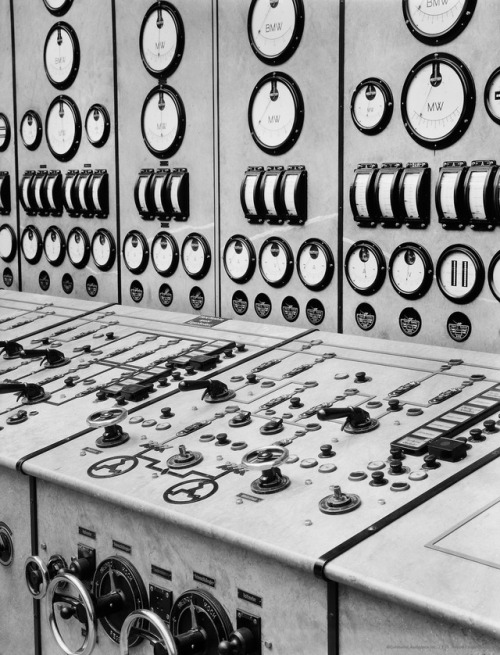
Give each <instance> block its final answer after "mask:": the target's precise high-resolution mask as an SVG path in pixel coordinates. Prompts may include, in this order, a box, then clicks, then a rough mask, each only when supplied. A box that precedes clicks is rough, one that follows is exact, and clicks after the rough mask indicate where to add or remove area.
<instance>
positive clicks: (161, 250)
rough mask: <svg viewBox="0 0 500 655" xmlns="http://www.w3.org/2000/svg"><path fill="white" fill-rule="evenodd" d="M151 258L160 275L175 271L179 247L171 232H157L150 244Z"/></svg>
mask: <svg viewBox="0 0 500 655" xmlns="http://www.w3.org/2000/svg"><path fill="white" fill-rule="evenodd" d="M151 259H152V261H153V266H154V267H155V269H156V271H157V272H158V273H159V274H160V275H163V276H164V277H168V276H169V275H172V274H173V273H175V271H176V269H177V266H178V264H179V248H178V246H177V241H176V240H175V239H174V237H173V236H172V235H171V234H169V233H168V232H158V234H157V235H156V236H155V238H154V239H153V243H152V244H151Z"/></svg>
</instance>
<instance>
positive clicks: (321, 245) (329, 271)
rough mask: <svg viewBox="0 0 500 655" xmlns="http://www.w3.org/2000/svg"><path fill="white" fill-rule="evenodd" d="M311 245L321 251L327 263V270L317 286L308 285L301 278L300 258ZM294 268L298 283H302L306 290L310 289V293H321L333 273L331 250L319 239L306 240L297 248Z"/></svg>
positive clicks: (333, 265) (333, 263)
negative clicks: (295, 268)
mask: <svg viewBox="0 0 500 655" xmlns="http://www.w3.org/2000/svg"><path fill="white" fill-rule="evenodd" d="M312 245H315V246H317V247H318V248H319V249H320V250H322V251H323V253H324V255H325V259H326V261H327V268H326V271H325V274H324V275H323V279H322V280H321V281H320V282H318V283H317V284H309V283H308V282H306V281H305V280H304V278H303V276H302V273H301V270H300V258H301V256H302V254H303V252H304V250H305V249H306V248H307V247H308V246H312ZM296 266H297V273H298V276H299V278H300V281H301V282H302V284H303V285H304V286H305V287H306V288H307V289H310V290H311V291H322V290H323V289H325V288H326V287H327V286H328V285H329V284H330V282H331V281H332V278H333V274H334V273H335V260H334V258H333V253H332V250H331V248H330V246H329V245H328V244H327V243H326V242H325V241H322V240H321V239H316V238H313V239H307V240H306V241H304V243H303V244H302V245H301V246H300V248H299V250H298V252H297V262H296Z"/></svg>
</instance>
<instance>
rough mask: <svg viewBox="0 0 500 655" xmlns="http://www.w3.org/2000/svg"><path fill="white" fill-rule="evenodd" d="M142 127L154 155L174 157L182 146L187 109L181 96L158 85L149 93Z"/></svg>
mask: <svg viewBox="0 0 500 655" xmlns="http://www.w3.org/2000/svg"><path fill="white" fill-rule="evenodd" d="M141 129H142V136H143V139H144V143H145V144H146V147H147V149H148V150H149V152H151V153H152V154H153V155H155V157H158V158H159V159H164V158H167V157H171V156H172V155H173V154H175V153H176V152H177V150H179V148H180V147H181V143H182V140H183V138H184V133H185V130H186V112H185V111H184V105H183V103H182V100H181V97H180V96H179V94H178V93H177V91H175V90H174V89H172V88H171V87H169V86H157V87H156V88H154V89H153V90H152V91H150V92H149V93H148V95H147V96H146V100H145V101H144V105H143V108H142V115H141Z"/></svg>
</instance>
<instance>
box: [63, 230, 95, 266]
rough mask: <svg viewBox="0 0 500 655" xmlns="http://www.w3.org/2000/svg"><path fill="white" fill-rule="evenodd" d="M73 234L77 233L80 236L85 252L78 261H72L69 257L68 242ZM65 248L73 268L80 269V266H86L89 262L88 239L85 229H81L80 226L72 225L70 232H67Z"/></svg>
mask: <svg viewBox="0 0 500 655" xmlns="http://www.w3.org/2000/svg"><path fill="white" fill-rule="evenodd" d="M73 234H78V235H79V236H80V238H81V239H82V241H83V244H84V246H85V254H84V256H83V259H82V260H81V261H79V262H74V261H73V259H72V258H71V252H70V245H69V242H70V239H71V237H72V235H73ZM66 250H67V252H68V259H69V261H70V262H71V263H72V264H73V266H74V267H75V268H78V269H81V268H85V266H87V264H88V263H89V259H90V239H89V237H88V234H87V233H86V232H85V230H82V228H81V227H74V228H73V229H72V230H70V232H69V234H68V238H67V240H66Z"/></svg>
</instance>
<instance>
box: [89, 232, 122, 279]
mask: <svg viewBox="0 0 500 655" xmlns="http://www.w3.org/2000/svg"><path fill="white" fill-rule="evenodd" d="M90 249H91V251H92V258H93V260H94V263H95V265H96V266H97V268H98V269H99V270H101V271H109V269H110V268H112V267H113V264H114V263H115V257H116V245H115V240H114V239H113V235H112V234H111V233H110V232H108V231H107V230H103V229H101V230H97V232H96V233H95V234H94V236H93V237H92V243H91V246H90Z"/></svg>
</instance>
